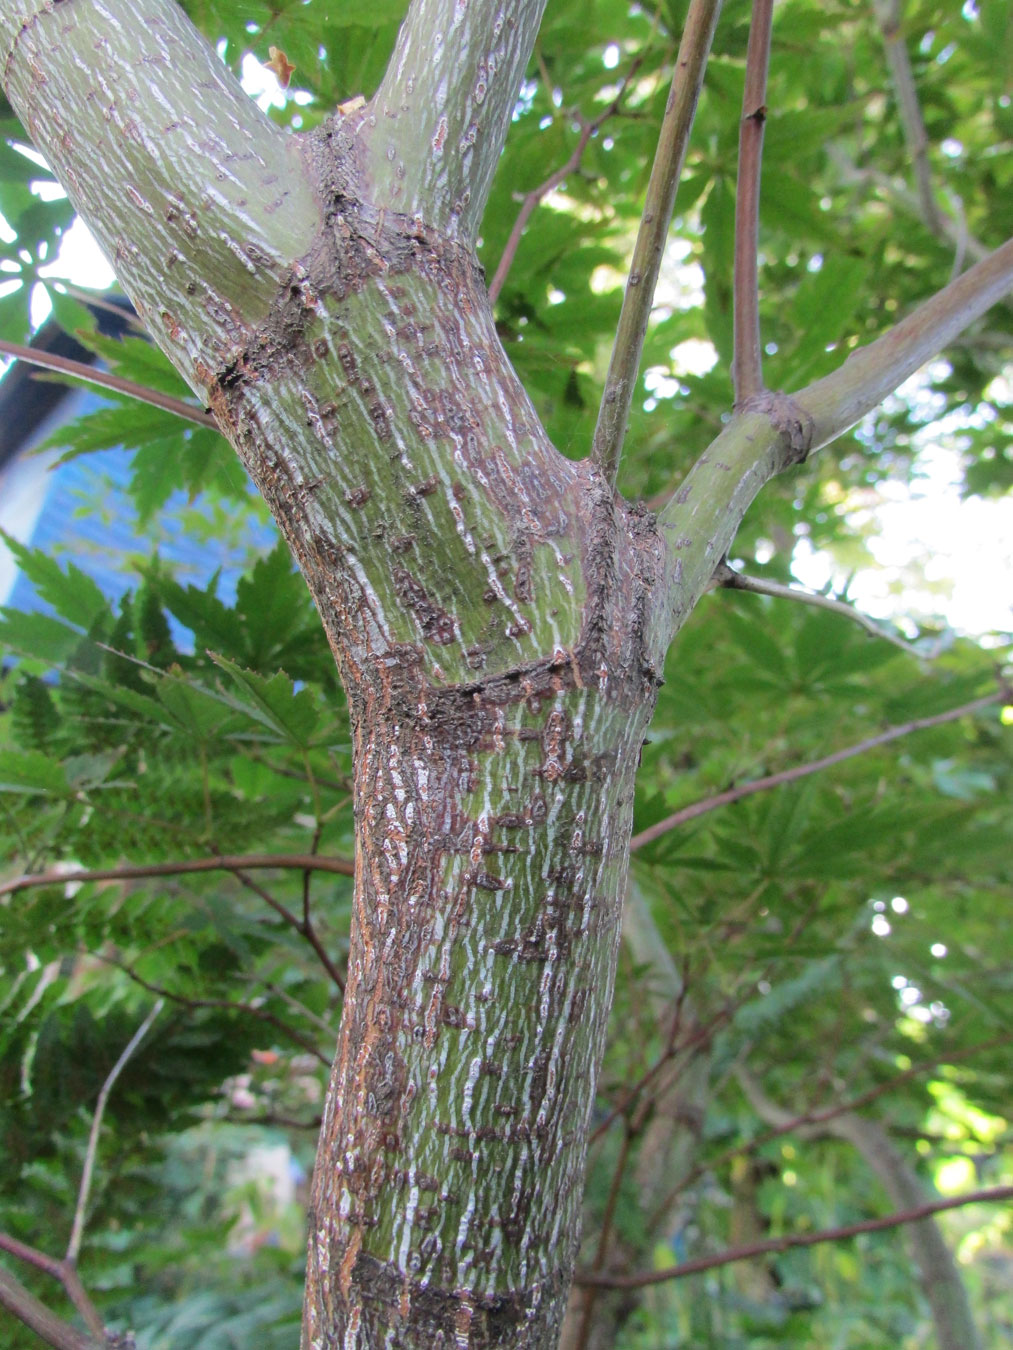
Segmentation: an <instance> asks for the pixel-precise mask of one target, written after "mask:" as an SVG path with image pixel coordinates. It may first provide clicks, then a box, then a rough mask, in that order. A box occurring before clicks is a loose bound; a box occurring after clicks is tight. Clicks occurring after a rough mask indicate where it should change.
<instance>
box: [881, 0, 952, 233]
mask: <svg viewBox="0 0 1013 1350" xmlns="http://www.w3.org/2000/svg"><path fill="white" fill-rule="evenodd" d="M873 9H874V10H875V11H876V22H877V23H878V24H879V31H880V34H881V35H882V38H883V47H884V50H885V52H886V60H887V64H888V65H889V67H890V77H891V79H892V80H893V91H894V94H895V95H896V98H897V108H898V111H899V112H900V120H901V126H902V127H903V128H904V141H905V144H906V145H907V152H908V155H909V157H910V159H911V165H912V168H913V169H914V176H915V186H916V188H917V190H918V200H919V202H920V203H921V210H922V217H923V219H924V222H925V224H926V225H927V226H928V228H929V229H930V230H931V231H932V233H933V234H938V233H939V232H940V227H941V224H942V212H941V211H940V210H939V205H938V203H937V201H936V194H935V192H934V191H933V190H932V169H931V167H930V165H929V155H928V150H929V137H928V132H927V131H926V130H925V120H924V118H923V117H922V110H921V106H920V104H919V102H918V91H917V88H916V86H915V79H914V73H913V71H912V69H911V58H910V56H909V55H908V50H907V43H906V42H905V41H904V32H903V27H902V24H901V11H900V3H899V0H874V4H873Z"/></svg>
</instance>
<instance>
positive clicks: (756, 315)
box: [732, 0, 774, 406]
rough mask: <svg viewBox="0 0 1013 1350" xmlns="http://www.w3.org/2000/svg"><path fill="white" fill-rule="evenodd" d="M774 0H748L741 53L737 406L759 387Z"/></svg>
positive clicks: (734, 372) (734, 367)
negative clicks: (763, 180)
mask: <svg viewBox="0 0 1013 1350" xmlns="http://www.w3.org/2000/svg"><path fill="white" fill-rule="evenodd" d="M773 17H774V0H753V17H752V21H751V22H750V25H749V46H748V48H747V51H746V86H745V89H744V91H743V94H742V120H741V122H740V123H739V176H738V183H737V185H736V190H735V269H734V276H735V280H734V290H733V297H734V330H735V332H734V351H735V355H734V357H733V359H732V379H733V381H734V383H735V403H736V406H741V405H742V404H743V403H745V402H746V400H747V399H750V398H752V397H753V396H754V395H755V394H758V393H759V392H760V391H761V390H762V388H763V358H762V356H761V352H760V289H759V280H758V276H757V266H758V253H759V239H760V165H761V163H762V161H763V128H764V123H765V122H766V120H767V68H768V66H769V65H770V30H771V26H772V24H773Z"/></svg>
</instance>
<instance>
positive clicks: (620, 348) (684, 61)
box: [591, 0, 721, 484]
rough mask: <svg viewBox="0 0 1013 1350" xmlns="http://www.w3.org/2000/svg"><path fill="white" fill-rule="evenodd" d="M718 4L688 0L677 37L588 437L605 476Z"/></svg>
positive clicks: (621, 424) (618, 440)
mask: <svg viewBox="0 0 1013 1350" xmlns="http://www.w3.org/2000/svg"><path fill="white" fill-rule="evenodd" d="M720 9H721V0H691V3H690V7H689V13H688V14H687V16H686V27H685V29H684V30H683V34H682V41H681V42H680V44H679V54H678V57H677V58H676V63H675V73H674V74H673V76H672V87H671V89H670V91H669V95H668V104H667V106H666V108H665V116H664V119H663V120H662V123H661V134H660V136H659V138H658V148H657V151H656V152H655V156H654V164H653V166H652V168H651V178H650V181H649V183H648V185H647V197H646V199H645V201H644V211H643V215H642V216H641V218H640V230H639V232H638V234H637V242H636V244H635V246H634V249H633V260H632V262H631V263H630V274H629V277H628V279H627V282H626V292H625V294H624V296H623V307H622V311H621V312H620V315H619V327H618V329H617V331H616V340H615V343H614V345H613V347H612V358H611V360H610V362H609V370H608V375H607V376H606V379H605V390H604V393H603V395H602V401H601V407H600V408H599V410H598V422H597V425H596V426H595V429H594V440H593V442H592V445H591V458H592V460H593V461H594V463H595V464H597V465H598V467H599V468H600V469H601V472H602V474H603V475H604V476H605V478H606V480H607V481H608V482H609V484H614V483H615V480H616V475H617V473H618V471H619V457H620V455H621V453H622V447H623V440H624V438H625V436H626V424H627V421H628V420H629V414H630V404H631V403H632V401H633V394H634V392H635V390H636V387H637V376H638V373H639V370H640V357H641V354H642V352H643V350H644V336H645V334H646V333H647V322H648V319H649V318H650V316H651V306H652V305H653V304H654V292H655V289H656V287H657V284H658V272H659V271H660V269H661V260H662V258H663V256H664V253H665V243H666V240H667V238H668V227H669V225H670V224H671V220H672V210H673V208H674V206H675V194H676V190H677V189H678V186H679V178H680V176H681V174H682V165H683V161H684V160H685V158H686V147H687V145H688V144H689V135H690V131H691V130H692V127H693V119H694V117H695V116H696V107H697V103H698V102H699V99H700V90H701V88H702V87H703V76H704V70H705V68H706V65H707V57H708V55H709V53H710V49H711V43H712V42H713V40H714V28H715V26H716V24H717V18H718V13H719V11H720Z"/></svg>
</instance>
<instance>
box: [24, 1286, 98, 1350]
mask: <svg viewBox="0 0 1013 1350" xmlns="http://www.w3.org/2000/svg"><path fill="white" fill-rule="evenodd" d="M0 1307H4V1308H6V1309H7V1311H8V1312H9V1313H11V1314H12V1315H13V1316H14V1317H16V1318H17V1319H18V1321H19V1322H21V1323H23V1324H24V1325H25V1326H26V1327H28V1328H29V1329H30V1330H32V1331H34V1332H35V1334H36V1335H37V1336H39V1337H41V1339H42V1340H44V1341H45V1342H46V1344H47V1345H51V1346H53V1347H54V1350H108V1344H109V1342H108V1341H107V1339H106V1337H105V1336H104V1335H103V1337H102V1339H101V1340H96V1339H95V1337H93V1336H88V1335H86V1334H85V1333H84V1332H83V1331H78V1329H77V1328H76V1327H73V1326H71V1324H70V1323H69V1322H65V1321H64V1320H63V1318H62V1317H57V1315H56V1313H54V1312H51V1311H50V1310H49V1309H48V1308H47V1307H46V1305H45V1304H44V1303H43V1302H42V1301H41V1300H40V1299H37V1298H36V1297H35V1295H34V1294H33V1293H32V1292H31V1291H30V1290H28V1289H26V1288H25V1286H24V1285H23V1284H22V1283H21V1281H20V1280H17V1279H15V1278H14V1276H13V1275H12V1274H11V1273H10V1272H9V1271H7V1270H4V1268H3V1266H0Z"/></svg>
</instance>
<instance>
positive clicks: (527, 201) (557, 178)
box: [489, 56, 643, 304]
mask: <svg viewBox="0 0 1013 1350" xmlns="http://www.w3.org/2000/svg"><path fill="white" fill-rule="evenodd" d="M642 63H643V57H642V56H638V57H637V58H636V59H635V60H634V61H632V62H631V64H630V69H629V73H628V74H627V75H626V77H625V79H624V80H623V82H622V85H621V86H620V89H619V93H618V94H616V96H615V98H614V99H613V100H612V102H611V103H610V104H609V105H608V107H607V108H606V109H605V110H604V112H601V113H599V114H598V116H597V117H596V118H594V120H593V121H590V122H589V121H587V120H586V119H585V118H583V117H580V116H579V114H578V120H579V125H580V136H579V137H578V139H577V144H576V145H575V146H574V149H573V153H572V154H571V156H570V158H569V159H568V160H567V161H566V163H565V164H564V165H563V166H562V168H559V169H557V170H556V171H555V173H550V174H549V176H548V178H546V179H545V181H544V182H543V183H540V184H539V185H538V187H536V188H532V190H531V191H530V192H529V193H528V194H527V196H526V197H525V198H524V200H523V201H522V202H521V209H520V210H519V211H518V212H517V219H516V220H515V221H514V223H513V228H512V229H511V231H510V235H509V238H508V239H507V241H506V244H505V245H504V248H503V253H502V256H501V257H500V260H499V262H498V263H497V264H496V271H495V272H494V273H493V277H492V281H490V283H489V301H490V303H491V304H495V303H496V299H497V297H498V295H499V293H500V291H501V290H502V289H503V283H504V282H505V281H506V279H507V276H508V274H509V272H510V268H511V267H512V266H513V262H514V258H515V257H516V256H517V249H518V246H519V245H520V242H521V235H522V234H523V233H524V230H525V227H526V226H527V223H528V221H529V220H530V219H531V216H532V214H533V212H534V210H535V208H536V207H537V206H538V205H539V204H540V203H541V202H542V201H543V200H544V199H545V198H546V197H547V196H548V195H549V193H550V192H554V191H555V190H556V188H557V187H559V185H560V184H561V183H563V182H565V181H566V179H567V178H569V176H570V174H572V173H576V172H577V170H578V169H579V168H580V164H581V160H582V159H583V158H584V151H585V150H586V149H587V146H588V142H589V141H590V140H591V138H592V137H593V136H595V135H596V134H597V133H598V131H599V130H600V129H601V127H602V124H603V123H604V122H607V121H608V119H609V118H610V117H614V116H615V114H616V113H617V112H618V111H619V109H620V107H621V106H622V101H623V96H624V95H625V93H626V90H627V89H628V88H629V86H630V81H631V80H632V79H633V76H634V75H635V74H636V72H637V70H638V69H639V68H640V66H641V65H642Z"/></svg>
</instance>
